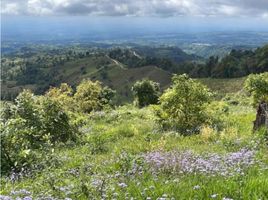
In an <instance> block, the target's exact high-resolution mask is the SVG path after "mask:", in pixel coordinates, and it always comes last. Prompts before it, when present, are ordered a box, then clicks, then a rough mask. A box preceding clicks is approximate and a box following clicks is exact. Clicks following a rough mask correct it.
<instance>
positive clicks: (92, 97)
mask: <svg viewBox="0 0 268 200" xmlns="http://www.w3.org/2000/svg"><path fill="white" fill-rule="evenodd" d="M114 94H115V91H113V90H111V89H110V88H108V87H104V88H102V86H101V83H100V82H99V81H95V82H93V81H91V80H83V81H82V82H81V83H80V84H79V85H78V86H77V88H76V93H75V94H74V100H75V102H76V104H77V105H78V107H79V110H80V111H82V112H84V113H90V112H91V111H93V110H95V111H96V110H101V109H102V108H103V107H104V106H106V105H109V104H111V101H112V98H113V97H114Z"/></svg>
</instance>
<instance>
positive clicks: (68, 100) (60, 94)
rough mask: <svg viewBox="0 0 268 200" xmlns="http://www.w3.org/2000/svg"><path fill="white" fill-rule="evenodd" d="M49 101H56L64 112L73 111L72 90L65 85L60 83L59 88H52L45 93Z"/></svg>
mask: <svg viewBox="0 0 268 200" xmlns="http://www.w3.org/2000/svg"><path fill="white" fill-rule="evenodd" d="M46 96H47V97H49V98H50V99H53V100H55V101H58V102H59V103H60V104H61V105H62V106H63V107H64V108H65V109H66V110H74V109H75V108H74V106H73V105H74V103H75V102H74V99H73V89H72V88H71V87H70V86H69V85H68V84H67V83H62V84H61V85H60V87H59V88H57V87H52V88H50V89H49V90H48V91H47V92H46Z"/></svg>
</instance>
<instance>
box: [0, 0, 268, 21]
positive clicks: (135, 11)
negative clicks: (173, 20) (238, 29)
mask: <svg viewBox="0 0 268 200" xmlns="http://www.w3.org/2000/svg"><path fill="white" fill-rule="evenodd" d="M2 14H7V15H30V16H48V15H53V16H55V15H57V16H59V15H67V16H70V15H94V16H139V17H144V16H156V17H171V16H218V17H230V16H232V17H260V18H263V19H267V18H268V1H267V0H2Z"/></svg>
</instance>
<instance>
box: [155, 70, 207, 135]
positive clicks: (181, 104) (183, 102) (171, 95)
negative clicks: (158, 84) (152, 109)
mask: <svg viewBox="0 0 268 200" xmlns="http://www.w3.org/2000/svg"><path fill="white" fill-rule="evenodd" d="M211 96H212V93H211V92H210V91H209V89H208V88H207V87H206V86H204V85H202V84H201V83H199V82H197V81H195V80H193V79H191V78H189V76H187V75H186V74H183V75H175V76H174V77H173V78H172V86H171V87H170V88H168V89H167V90H166V91H165V92H164V94H163V95H162V96H161V97H160V107H159V108H158V109H156V115H157V118H158V122H159V123H160V125H161V126H162V128H164V129H175V130H177V131H180V132H181V133H182V134H184V135H189V134H191V133H196V132H199V130H200V127H201V126H202V125H204V124H205V123H207V122H208V116H207V112H206V106H207V104H208V103H209V102H210V100H211Z"/></svg>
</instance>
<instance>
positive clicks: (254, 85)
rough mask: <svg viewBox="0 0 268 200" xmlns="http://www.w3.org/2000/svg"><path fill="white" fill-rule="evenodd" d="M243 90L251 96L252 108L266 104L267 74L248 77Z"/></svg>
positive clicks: (267, 95)
mask: <svg viewBox="0 0 268 200" xmlns="http://www.w3.org/2000/svg"><path fill="white" fill-rule="evenodd" d="M245 89H246V90H247V91H248V92H250V93H251V94H252V96H253V105H254V106H257V105H258V104H259V103H261V102H266V103H268V72H265V73H262V74H252V75H249V76H248V78H247V80H246V82H245Z"/></svg>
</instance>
